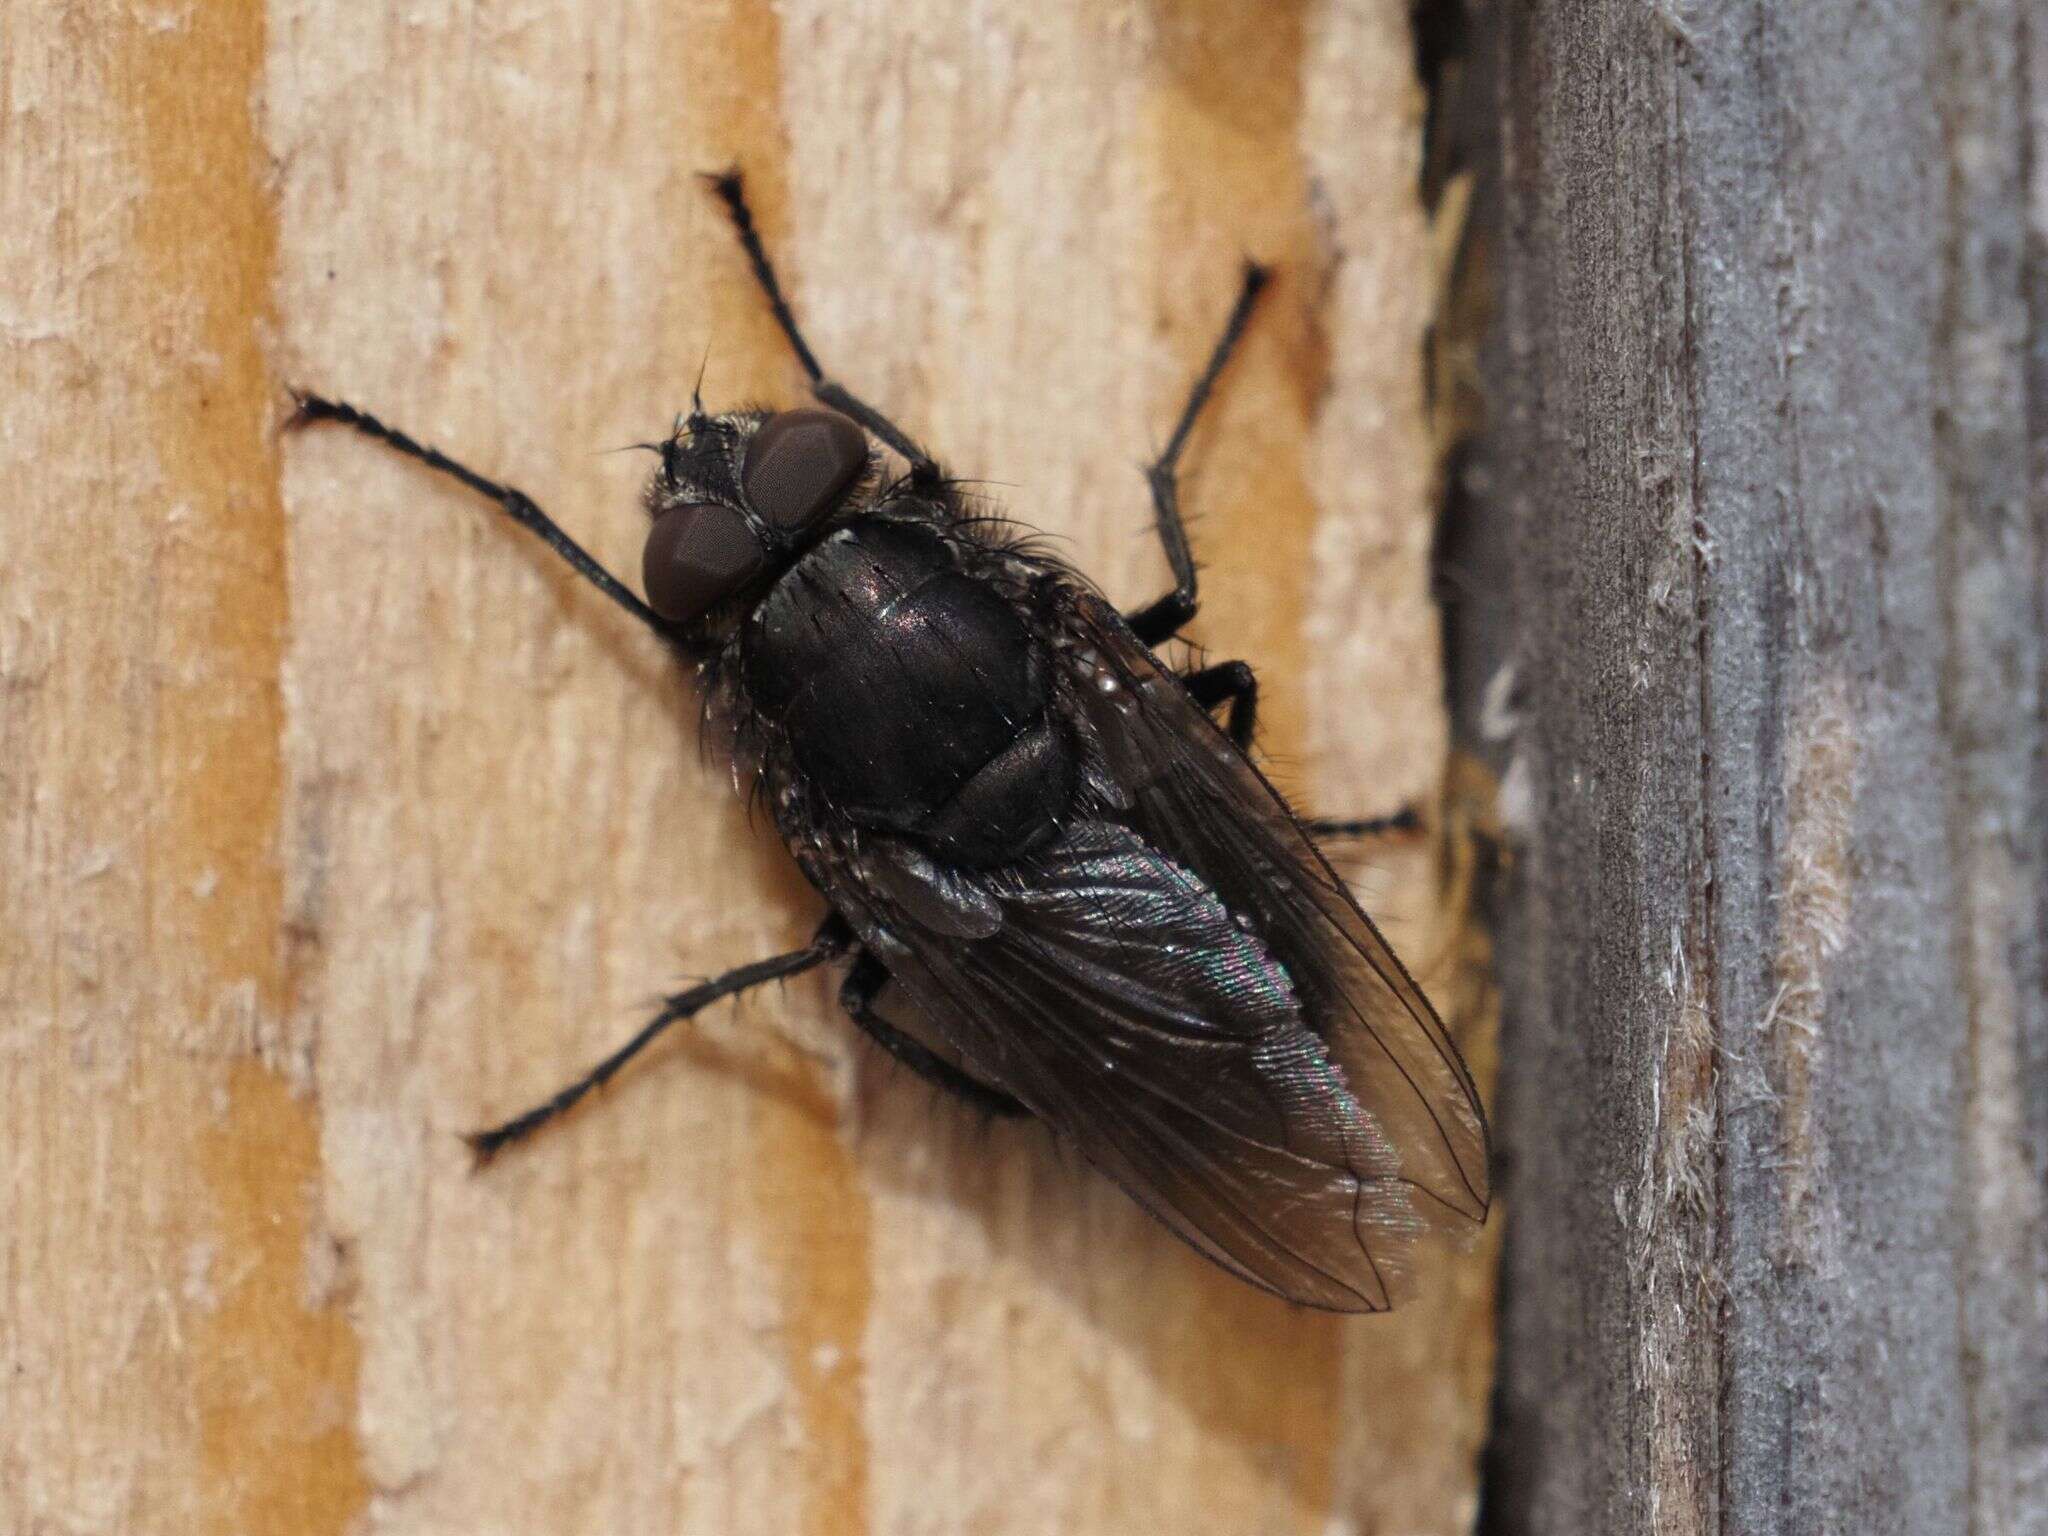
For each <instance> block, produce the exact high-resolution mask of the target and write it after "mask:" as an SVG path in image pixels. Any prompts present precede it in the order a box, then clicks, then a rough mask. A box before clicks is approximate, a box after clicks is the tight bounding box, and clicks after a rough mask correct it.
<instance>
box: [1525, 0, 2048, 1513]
mask: <svg viewBox="0 0 2048 1536" xmlns="http://www.w3.org/2000/svg"><path fill="white" fill-rule="evenodd" d="M2029 10H2030V7H2029V6H2028V5H2027V4H2026V0H1957V3H1955V4H1952V5H1949V6H1947V7H1929V6H1924V5H1916V4H1907V3H1904V0H1881V3H1867V4H1862V5H1853V6H1852V5H1849V4H1845V3H1836V0H1822V3H1814V4H1805V5H1799V6H1778V5H1772V4H1768V3H1762V0H1726V3H1695V4H1684V5H1680V4H1669V5H1664V6H1661V7H1660V6H1656V5H1645V4H1635V3H1624V0H1574V3H1570V4H1555V3H1553V4H1545V5H1540V6H1537V7H1514V6H1501V7H1499V8H1498V14H1497V15H1496V16H1495V17H1494V18H1493V25H1494V26H1495V27H1496V28H1497V29H1498V30H1497V32H1496V34H1495V36H1496V41H1497V43H1498V46H1499V48H1500V51H1501V60H1502V65H1503V68H1502V70H1501V72H1500V77H1499V78H1500V86H1501V91H1502V106H1503V124H1504V127H1503V133H1504V148H1503V164H1504V175H1505V194H1506V196H1505V219H1504V226H1505V227H1504V231H1503V235H1504V238H1503V261H1502V267H1503V271H1504V274H1505V276H1504V287H1505V293H1504V300H1505V324H1504V327H1503V332H1502V343H1501V345H1502V355H1503V358H1504V361H1505V363H1506V365H1507V366H1506V369H1505V373H1506V379H1507V382H1506V385H1505V387H1504V389H1503V390H1502V392H1501V400H1500V402H1499V412H1500V414H1499V416H1498V418H1497V420H1498V424H1499V428H1500V434H1499V438H1498V449H1497V456H1498V460H1499V466H1498V467H1499V470H1500V474H1499V475H1498V477H1497V483H1498V484H1499V485H1501V486H1502V487H1503V488H1504V495H1503V497H1502V499H1501V503H1500V505H1501V506H1502V508H1503V509H1504V512H1505V515H1507V516H1509V517H1510V518H1511V519H1512V520H1513V523H1514V526H1515V529H1516V547H1517V549H1518V562H1517V579H1516V591H1515V597H1516V603H1517V611H1518V650H1519V664H1520V675H1521V680H1522V691H1523V704H1524V715H1523V720H1522V725H1521V730H1520V734H1519V736H1518V738H1517V741H1516V745H1515V751H1516V754H1517V756H1518V757H1519V759H1520V761H1521V771H1522V772H1524V773H1526V774H1527V776H1528V778H1527V782H1528V784H1529V786H1530V790H1531V797H1530V801H1529V806H1530V815H1529V818H1528V821H1527V825H1526V827H1525V829H1524V830H1525V833H1526V838H1525V841H1524V843H1523V846H1522V848H1521V850H1520V851H1521V857H1520V860H1519V863H1518V866H1517V868H1518V871H1519V896H1520V901H1519V907H1520V912H1521V916H1520V918H1519V919H1518V920H1517V923H1516V925H1515V930H1514V932H1513V933H1512V934H1511V935H1510V938H1509V942H1508V944H1507V948H1506V953H1505V955H1504V964H1503V980H1504V991H1505V996H1506V1003H1507V1009H1508V1021H1507V1028H1508V1031H1509V1033H1508V1036H1507V1043H1506V1047H1505V1050H1506V1057H1505V1059H1506V1062H1507V1069H1506V1072H1505V1074H1504V1088H1503V1094H1502V1101H1501V1114H1500V1120H1501V1126H1502V1133H1503V1140H1504V1145H1505V1148H1506V1151H1507V1154H1508V1158H1509V1167H1510V1177H1509V1179H1508V1188H1507V1196H1508V1199H1507V1205H1508V1209H1509V1211H1510V1213H1511V1217H1510V1220H1511V1233H1510V1238H1509V1248H1510V1258H1509V1261H1508V1269H1507V1273H1506V1280H1505V1295H1506V1299H1507V1305H1508V1313H1507V1320H1506V1332H1505V1337H1504V1352H1505V1371H1506V1374H1505V1379H1504V1386H1503V1393H1502V1408H1503V1411H1502V1424H1501V1434H1502V1441H1501V1446H1502V1454H1501V1457H1500V1463H1501V1476H1500V1477H1499V1479H1498V1480H1497V1483H1496V1486H1495V1487H1494V1488H1493V1489H1492V1490H1491V1495H1490V1507H1491V1509H1492V1510H1493V1511H1495V1512H1496V1515H1497V1519H1498V1524H1499V1525H1500V1527H1501V1528H1503V1529H1507V1530H1511V1531H1518V1532H1519V1531H1529V1532H1570V1533H1573V1536H1579V1533H1584V1532H1600V1531H1623V1530H1630V1531H1633V1530H1657V1531H1681V1532H1691V1531H1720V1532H1741V1533H1744V1536H1764V1533H1772V1532H1814V1531H1857V1532H1900V1533H1907V1532H1910V1533H1914V1536H1925V1533H1932V1532H1943V1531H1965V1530H1968V1531H1973V1532H2022V1531H2026V1532H2038V1531H2041V1530H2043V1529H2048V1502H2044V1494H2048V1482H2044V1467H2048V1386H2044V1383H2048V1317H2044V1306H2048V1301H2044V1297H2048V1254H2044V1235H2043V1221H2042V1206H2043V1195H2042V1191H2043V1182H2044V1164H2043V1158H2044V1147H2048V1000H2044V993H2043V973H2042V919H2043V870H2044V863H2048V860H2044V843H2043V823H2044V818H2043V815H2042V811H2043V805H2042V801H2043V798H2044V794H2043V775H2042V761H2043V759H2042V747H2043V731H2042V714H2041V693H2040V680H2041V668H2042V650H2043V640H2042V634H2043V623H2042V610H2043V588H2042V571H2043V563H2042V558H2043V548H2044V540H2043V522H2044V496H2043V493H2042V481H2041V475H2042V470H2043V460H2042V450H2043V421H2044V419H2048V418H2044V415H2043V410H2042V403H2043V401H2044V400H2048V393H2044V391H2048V340H2044V328H2043V318H2042V317H2043V314H2044V308H2043V299H2044V289H2043V280H2042V267H2041V262H2042V258H2041V248H2040V229H2041V222H2042V217H2043V209H2042V207H2041V202H2040V200H2041V197H2042V190H2041V188H2040V187H2039V185H2038V184H2036V185H2035V186H2033V187H2030V186H2029V184H2028V181H2027V172H2028V168H2029V167H2030V166H2036V165H2038V163H2039V160H2040V155H2041V149H2042V147H2043V135H2042V132H2041V116H2040V114H2041V111H2042V106H2041V103H2042V99H2043V97H2042V92H2043V87H2044V85H2048V70H2044V68H2043V60H2044V43H2043V38H2042V29H2041V27H2040V24H2039V17H2038V9H2037V8H2034V14H2032V15H2029ZM2030 101H2031V102H2032V103H2033V108H2032V110H2033V112H2034V114H2035V116H2034V117H2033V119H2032V120H2031V121H2029V120H2028V119H2027V117H2026V115H2025V113H2026V109H2027V104H2028V103H2029V102H2030ZM2036 175H2038V172H2036ZM2030 198H2031V199H2032V202H2031V203H2030Z"/></svg>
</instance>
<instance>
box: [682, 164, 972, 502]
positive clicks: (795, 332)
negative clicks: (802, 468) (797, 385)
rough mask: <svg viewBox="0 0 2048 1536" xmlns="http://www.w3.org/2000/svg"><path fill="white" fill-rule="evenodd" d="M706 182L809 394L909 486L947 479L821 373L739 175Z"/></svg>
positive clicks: (911, 443) (902, 435)
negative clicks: (861, 433) (869, 442)
mask: <svg viewBox="0 0 2048 1536" xmlns="http://www.w3.org/2000/svg"><path fill="white" fill-rule="evenodd" d="M704 179H705V180H706V181H708V182H709V183H710V184H711V190H712V191H714V192H716V193H717V194H718V196H719V198H720V199H721V200H722V201H723V202H724V203H725V208H726V212H728V213H729V214H731V215H732V223H733V229H734V231H735V232H736V233H737V234H738V235H739V238H740V248H741V249H742V250H744V251H745V252H746V253H747V264H748V265H749V266H751V267H752V268H753V269H754V281H755V282H757V283H759V284H760V285H761V291H762V293H764V294H765V295H767V298H768V307H769V309H771V310H773V311H774V313H775V323H776V324H777V325H779V326H781V327H782V334H783V335H785V336H787V337H788V338H789V345H790V350H791V351H793V352H795V353H796V360H797V362H798V363H799V364H800V365H801V366H802V368H803V370H804V374H805V376H806V377H807V378H809V379H810V381H811V393H812V394H814V395H816V396H817V397H818V399H820V400H821V401H823V402H824V403H825V404H826V405H829V406H830V407H832V409H833V410H835V411H837V412H839V413H840V415H842V416H849V417H851V418H852V419H853V420H854V421H856V422H858V423H859V424H860V425H861V426H862V427H863V428H864V429H866V430H867V431H869V432H872V433H873V434H874V435H875V436H876V437H879V438H880V439H881V440H882V441H883V442H885V443H887V444H888V445H889V446H890V447H891V448H893V449H895V450H896V452H897V453H899V454H901V455H902V456H903V458H904V459H905V460H906V461H908V463H909V465H910V477H911V480H912V483H914V484H916V485H920V486H932V485H937V484H938V483H939V482H940V481H941V480H943V479H945V476H944V474H943V473H941V471H940V469H939V466H938V462H937V461H936V460H935V459H933V458H932V456H931V455H930V454H928V453H926V452H925V451H924V449H922V448H920V447H919V446H918V445H917V443H916V441H915V440H914V439H912V437H911V436H910V434H909V433H908V432H905V431H904V430H903V429H902V428H901V427H899V426H897V425H896V423H895V422H893V421H891V420H890V419H889V418H888V417H886V416H884V415H883V414H882V413H881V412H880V411H878V410H876V409H875V408H874V407H873V406H872V405H869V404H868V403H867V402H866V401H865V400H863V399H861V398H860V397H859V396H858V395H855V394H854V393H853V392H852V391H850V390H849V389H847V388H846V387H845V386H844V385H843V384H837V383H834V382H833V381H832V380H830V379H828V378H826V377H825V370H824V369H823V368H821V367H819V366H818V358H817V354H816V353H814V352H812V351H811V347H810V343H809V342H807V341H805V340H804V333H803V331H802V330H801V329H800V328H799V327H798V325H797V323H796V315H795V314H794V313H793V312H792V311H791V309H790V307H789V301H788V300H787V299H786V298H784V297H783V296H782V284H781V282H780V281H779V280H778V279H777V278H776V276H775V263H774V262H772V261H770V260H769V259H768V250H767V247H766V246H764V245H762V243H761V234H760V231H759V230H757V229H755V227H754V213H753V210H752V209H751V208H749V207H748V206H747V191H746V186H745V183H744V182H743V181H742V179H741V177H740V173H739V171H738V170H737V169H735V170H729V171H720V172H718V173H717V174H715V175H711V176H707V177H705V178H704Z"/></svg>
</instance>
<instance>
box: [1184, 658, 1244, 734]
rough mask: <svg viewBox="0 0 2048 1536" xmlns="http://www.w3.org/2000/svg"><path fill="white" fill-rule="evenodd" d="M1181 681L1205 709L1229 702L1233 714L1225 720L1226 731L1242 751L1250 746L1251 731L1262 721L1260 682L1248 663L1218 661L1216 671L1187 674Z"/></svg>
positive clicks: (1210, 668) (1204, 669) (1208, 668)
mask: <svg viewBox="0 0 2048 1536" xmlns="http://www.w3.org/2000/svg"><path fill="white" fill-rule="evenodd" d="M1181 681H1182V682H1184V683H1186V684H1187V686H1188V692H1189V693H1191V694H1193V695H1194V696H1195V702H1196V703H1197V704H1199V705H1201V706H1202V708H1204V709H1214V708H1215V707H1216V706H1217V705H1218V704H1223V703H1226V702H1227V703H1228V704H1229V705H1230V713H1229V715H1227V716H1226V717H1225V721H1226V723H1225V727H1224V728H1225V729H1226V730H1228V731H1229V732H1230V739H1231V740H1232V741H1234V742H1236V743H1237V744H1238V745H1239V746H1240V747H1246V748H1248V747H1250V746H1251V744H1252V730H1253V728H1254V726H1255V725H1256V723H1257V721H1258V717H1259V679H1258V676H1257V675H1256V674H1255V673H1254V672H1253V671H1252V669H1251V664H1250V663H1249V662H1243V661H1219V662H1218V663H1217V664H1216V665H1215V666H1213V667H1204V668H1202V669H1201V670H1200V671H1199V672H1189V673H1187V674H1186V675H1185V676H1183V677H1182V678H1181Z"/></svg>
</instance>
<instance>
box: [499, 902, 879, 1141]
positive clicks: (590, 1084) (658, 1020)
mask: <svg viewBox="0 0 2048 1536" xmlns="http://www.w3.org/2000/svg"><path fill="white" fill-rule="evenodd" d="M852 942H853V935H852V933H851V932H850V931H849V930H848V928H847V926H846V923H845V921H844V920H843V919H842V918H840V917H839V916H838V915H837V914H836V913H835V914H834V915H833V916H831V917H828V918H827V919H826V920H825V923H824V925H823V926H822V927H821V928H819V929H818V933H817V937H815V938H813V939H812V940H811V942H810V943H808V944H806V945H805V946H804V947H803V948H802V949H793V950H791V951H789V953H787V954H783V955H771V956H770V957H769V958H768V959H766V960H756V961H755V962H754V963H753V964H752V965H743V966H740V967H739V968H738V969H736V970H730V971H727V972H726V973H725V974H724V975H723V976H718V977H714V978H713V979H712V980H710V981H707V982H704V983H703V984H702V985H700V986H695V987H692V988H690V990H689V991H687V992H678V993H676V994H675V995H674V996H673V997H671V998H669V999H668V1000H667V1001H666V1002H664V1003H663V1004H662V1007H661V1012H659V1013H657V1014H656V1015H655V1016H654V1017H653V1018H651V1019H649V1020H648V1021H647V1022H646V1023H645V1024H643V1025H642V1026H641V1027H640V1031H639V1033H638V1034H636V1035H634V1036H633V1038H632V1039H630V1040H628V1041H627V1042H626V1043H625V1044H624V1045H622V1046H620V1047H619V1048H618V1049H617V1050H616V1051H613V1052H612V1053H611V1055H609V1056H607V1057H605V1059H604V1060H603V1061H600V1062H599V1063H598V1064H597V1065H596V1066H594V1067H592V1068H591V1069H590V1070H589V1071H588V1072H586V1073H584V1074H583V1076H581V1077H579V1078H578V1079H576V1081H575V1082H573V1083H571V1084H569V1086H568V1087H566V1088H563V1089H562V1090H560V1091H559V1092H558V1093H555V1094H553V1095H552V1096H550V1097H549V1098H547V1099H545V1100H543V1101H542V1102H541V1103H539V1104H536V1105H534V1107H533V1108H532V1109H529V1110H527V1111H526V1113H525V1114H523V1115H514V1116H513V1117H512V1118H511V1119H510V1120H507V1121H505V1122H504V1123H503V1124H502V1125H494V1126H492V1127H491V1128H490V1129H489V1130H487V1131H477V1132H475V1133H474V1134H472V1135H469V1136H465V1137H464V1138H463V1140H465V1141H467V1142H468V1143H469V1146H470V1150H471V1151H473V1152H474V1153H476V1156H477V1161H478V1162H479V1163H487V1162H489V1161H490V1160H491V1159H492V1158H494V1157H496V1156H497V1155H498V1154H499V1153H500V1152H502V1151H504V1150H505V1148H507V1147H509V1146H510V1145H512V1143H513V1142H515V1141H523V1140H525V1139H526V1138H527V1137H528V1136H531V1135H532V1134H533V1133H534V1132H535V1131H537V1130H539V1129H540V1128H541V1127H542V1126H543V1125H546V1124H547V1123H548V1122H549V1121H550V1120H552V1119H554V1118H555V1117H556V1116H557V1115H561V1114H566V1113H567V1112H568V1111H569V1110H571V1109H573V1108H574V1107H575V1106H576V1104H577V1102H578V1101H579V1100H581V1099H582V1098H583V1096H584V1095H585V1094H587V1093H589V1092H590V1091H591V1090H592V1089H593V1088H602V1087H603V1086H604V1085H605V1084H606V1083H608V1082H610V1081H611V1080H612V1078H614V1077H615V1076H617V1075H618V1072H619V1069H620V1068H621V1067H623V1066H625V1064H626V1063H627V1062H629V1061H631V1060H632V1059H633V1058H634V1057H635V1056H638V1055H639V1054H640V1053H641V1052H642V1051H644V1050H645V1049H647V1047H648V1046H649V1045H650V1044H652V1043H653V1041H654V1038H655V1037H656V1036H657V1035H659V1034H660V1033H661V1032H662V1031H663V1030H665V1029H667V1028H668V1027H669V1025H671V1024H676V1023H680V1022H681V1021H682V1020H684V1019H687V1018H689V1017H690V1016H691V1015H692V1014H694V1013H698V1012H701V1011H702V1010H703V1009H705V1008H708V1007H710V1006H711V1004H713V1003H715V1002H717V1001H719V1000H720V999H721V998H727V997H733V996H736V995H737V994H739V993H741V992H745V991H746V990H748V989H749V988H751V987H758V986H760V985H761V984H762V983H763V982H768V981H781V980H783V979H784V978H786V977H790V976H797V975H801V974H802V973H803V972H805V971H808V970H810V969H812V968H813V967H814V966H819V965H823V964H824V963H825V962H826V961H828V960H834V959H837V958H838V957H839V956H841V955H843V954H845V953H846V951H847V949H848V948H849V947H850V946H851V944H852Z"/></svg>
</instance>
